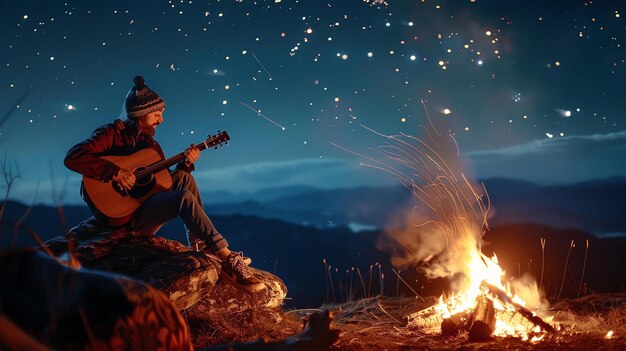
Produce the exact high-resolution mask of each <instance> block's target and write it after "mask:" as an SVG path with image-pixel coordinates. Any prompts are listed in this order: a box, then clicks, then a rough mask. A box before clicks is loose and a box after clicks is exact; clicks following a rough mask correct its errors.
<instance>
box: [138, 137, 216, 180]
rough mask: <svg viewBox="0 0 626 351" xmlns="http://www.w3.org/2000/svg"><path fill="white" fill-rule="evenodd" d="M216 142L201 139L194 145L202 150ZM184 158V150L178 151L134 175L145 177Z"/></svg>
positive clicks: (185, 156) (139, 177)
mask: <svg viewBox="0 0 626 351" xmlns="http://www.w3.org/2000/svg"><path fill="white" fill-rule="evenodd" d="M226 140H228V139H226ZM216 144H217V143H210V144H208V143H207V142H206V141H205V140H203V141H202V142H200V143H198V144H197V145H196V148H197V149H198V150H200V151H203V150H205V149H206V148H208V147H209V146H213V145H216ZM186 158H187V155H185V153H184V152H181V153H178V154H176V155H174V156H172V157H170V158H168V159H165V160H163V161H159V162H157V163H154V164H152V165H150V166H149V167H146V168H144V169H142V170H141V171H139V172H136V173H135V177H136V178H137V179H141V178H143V177H146V176H148V175H150V174H154V173H158V172H160V171H162V170H164V169H166V168H170V167H172V166H173V165H175V164H177V163H179V162H181V161H183V160H184V159H186Z"/></svg>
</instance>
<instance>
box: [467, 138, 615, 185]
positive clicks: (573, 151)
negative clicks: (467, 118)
mask: <svg viewBox="0 0 626 351" xmlns="http://www.w3.org/2000/svg"><path fill="white" fill-rule="evenodd" d="M625 151H626V131H620V132H615V133H607V134H591V135H573V136H566V137H556V138H551V139H541V140H535V141H532V142H529V143H525V144H519V145H512V146H508V147H504V148H501V149H495V150H480V151H473V152H468V153H467V156H468V157H469V158H470V159H471V160H472V161H473V162H474V163H475V165H476V169H477V173H478V176H479V177H480V178H492V177H509V178H518V179H525V180H530V181H536V182H540V183H563V182H575V181H583V180H588V179H597V178H606V177H612V176H625V175H626V165H625V163H624V162H622V161H621V159H622V158H623V155H624V152H625Z"/></svg>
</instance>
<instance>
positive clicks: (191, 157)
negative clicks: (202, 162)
mask: <svg viewBox="0 0 626 351" xmlns="http://www.w3.org/2000/svg"><path fill="white" fill-rule="evenodd" d="M185 156H186V157H187V159H186V160H185V163H186V165H187V166H190V165H191V164H192V163H195V162H196V161H197V160H198V158H200V150H198V148H197V147H195V146H194V145H193V144H191V145H190V146H189V147H188V148H187V150H185Z"/></svg>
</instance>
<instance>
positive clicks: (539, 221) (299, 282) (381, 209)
mask: <svg viewBox="0 0 626 351" xmlns="http://www.w3.org/2000/svg"><path fill="white" fill-rule="evenodd" d="M485 186H486V188H487V190H488V191H489V194H490V199H491V203H492V207H495V213H494V216H493V217H492V218H491V219H490V224H491V229H490V230H489V231H487V232H486V233H485V235H484V237H483V239H484V240H485V246H484V247H483V251H484V252H485V253H487V254H491V253H496V254H497V255H498V257H499V260H500V263H501V265H502V266H503V268H505V270H506V271H507V272H508V276H520V275H522V274H523V273H524V272H528V273H531V274H532V275H533V276H534V277H535V278H536V280H537V281H539V280H540V275H541V273H540V272H543V276H542V279H541V284H543V287H544V289H545V290H546V291H547V294H548V296H549V297H556V296H558V295H561V296H562V297H564V296H576V295H577V294H579V293H581V292H582V293H588V292H614V291H623V290H624V287H626V277H625V276H624V275H623V274H622V271H621V269H623V267H624V265H625V264H626V256H624V255H623V252H624V249H626V237H624V236H623V235H620V234H621V233H624V232H626V229H625V225H624V223H625V221H626V220H625V218H624V217H623V216H622V215H621V214H622V213H625V212H624V210H626V208H625V207H626V204H625V203H624V201H622V198H623V196H624V195H626V181H625V180H624V179H622V178H613V179H608V180H604V181H596V182H587V183H579V184H573V185H568V186H539V185H536V184H531V183H526V182H519V181H513V180H507V179H492V180H489V181H486V182H485ZM206 195H207V194H205V197H204V198H205V208H206V209H207V212H208V213H209V214H210V216H211V218H212V220H213V222H214V223H215V225H216V227H217V228H218V229H219V230H220V232H222V233H224V235H225V236H226V237H227V239H228V240H229V242H230V243H231V246H232V248H233V249H235V250H242V251H244V252H245V253H246V255H248V256H250V257H252V258H253V265H254V266H255V267H257V268H260V269H263V270H266V271H269V272H274V273H276V274H278V275H279V276H280V277H281V278H282V279H283V280H284V281H285V282H286V283H287V286H288V287H289V291H290V292H289V297H290V298H292V299H293V300H288V303H289V304H293V306H297V307H316V306H319V305H320V304H322V303H324V302H334V301H345V300H349V299H351V298H356V297H362V296H369V295H373V294H378V293H380V292H381V291H383V292H384V293H385V294H391V295H413V294H415V292H417V293H419V294H425V295H437V294H439V293H441V292H442V291H443V290H444V289H445V288H446V287H447V282H446V281H443V280H441V281H426V278H425V277H424V276H423V275H422V274H421V273H420V271H419V270H416V269H413V268H412V269H407V270H405V271H403V272H398V271H392V267H391V264H390V259H389V258H390V255H391V253H390V252H386V251H381V250H379V249H378V248H377V241H378V239H379V237H380V235H381V234H382V232H383V230H384V229H382V228H385V229H389V228H388V226H387V223H388V222H387V221H389V219H390V218H393V217H394V215H396V213H399V212H402V211H403V209H404V207H403V206H406V204H407V203H409V202H410V201H411V200H412V199H411V195H410V194H409V193H408V192H407V191H405V190H404V189H403V188H400V187H392V188H371V187H370V188H368V187H361V188H353V189H336V190H317V189H312V188H306V187H298V188H289V189H273V190H268V191H265V192H263V193H261V194H246V195H245V196H242V195H241V194H239V195H238V196H239V198H238V199H239V200H241V202H236V201H226V200H228V199H233V198H234V197H229V196H228V194H227V193H223V194H221V198H220V199H218V198H217V196H216V197H211V196H206ZM209 195H210V194H209ZM207 200H208V201H207ZM217 200H220V203H217V202H216V201H217ZM89 216H91V213H90V212H89V210H88V208H87V207H86V206H62V207H59V208H54V207H50V206H44V205H36V206H27V205H25V204H23V203H19V202H14V201H8V202H5V203H4V205H3V209H2V217H1V219H2V226H1V229H2V231H1V232H0V247H2V248H4V249H8V248H12V247H24V246H36V240H40V241H45V240H48V239H51V238H52V237H55V236H58V235H61V234H63V233H65V232H66V231H67V230H68V229H69V228H70V227H72V226H74V225H75V224H77V223H78V222H80V221H81V220H83V219H86V218H88V217H89ZM355 223H358V224H360V225H361V227H359V228H357V227H355V226H354V224H355ZM356 229H358V230H356ZM603 233H604V234H605V233H618V234H614V235H612V236H611V235H599V234H603ZM158 235H163V236H165V237H168V238H170V239H175V240H179V241H182V242H185V235H184V230H183V226H182V222H181V221H180V220H174V221H172V222H170V223H168V224H167V225H165V226H164V227H163V228H162V229H161V230H160V232H159V233H158ZM35 237H37V239H35ZM542 239H545V242H544V243H545V245H544V246H542V245H541V242H542ZM414 268H416V267H414ZM396 273H397V274H399V275H400V276H401V277H402V279H404V282H403V281H402V280H401V279H399V278H398V276H397V275H396ZM405 282H409V283H406V284H405ZM408 285H410V286H411V288H409V287H408ZM561 286H563V288H561ZM411 289H413V290H411Z"/></svg>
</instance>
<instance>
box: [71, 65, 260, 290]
mask: <svg viewBox="0 0 626 351" xmlns="http://www.w3.org/2000/svg"><path fill="white" fill-rule="evenodd" d="M125 109H126V117H127V118H126V120H125V121H121V120H117V121H116V122H115V123H111V124H107V125H104V126H101V127H99V128H97V129H96V130H95V131H94V132H93V134H92V136H91V138H89V139H87V140H84V141H82V142H80V143H78V144H76V145H75V146H74V147H72V148H71V149H70V150H69V151H68V153H67V156H65V166H67V167H68V168H69V169H71V170H73V171H75V172H78V173H80V174H82V175H83V176H85V177H90V178H95V179H98V180H100V181H102V182H111V181H112V182H114V183H116V184H117V186H119V187H120V189H121V188H123V189H125V190H127V191H128V190H130V189H131V188H132V187H133V186H134V185H135V181H136V179H135V175H134V174H133V173H132V170H129V169H122V168H120V167H119V166H117V165H116V164H114V163H112V162H110V161H108V160H105V159H103V158H101V156H112V155H115V156H125V155H130V154H133V153H135V152H137V151H139V150H141V149H144V148H152V149H154V150H155V151H156V152H157V153H158V154H159V155H160V156H161V158H162V159H165V156H164V154H163V150H162V149H161V146H160V145H159V143H157V142H156V140H154V138H153V137H154V134H155V133H156V129H157V127H158V126H159V125H160V124H161V123H163V110H164V109H165V102H164V101H163V99H162V98H161V97H160V96H159V95H158V94H157V93H155V92H154V91H153V90H152V89H150V88H149V87H148V86H147V85H146V84H145V81H144V79H143V77H141V76H137V77H135V78H134V79H133V87H132V88H131V89H130V91H129V92H128V95H127V96H126V102H125ZM185 154H186V160H184V161H182V162H180V163H179V164H178V165H177V166H176V170H175V171H174V172H172V181H173V185H172V189H171V190H170V191H163V192H159V193H156V194H154V195H153V196H152V197H150V198H149V199H148V200H147V201H146V202H145V203H143V204H142V205H141V206H140V207H139V208H138V209H137V211H136V212H135V213H134V214H133V218H132V220H131V222H130V223H129V224H130V227H131V228H132V229H133V230H137V231H141V232H145V233H147V234H149V235H152V234H154V233H156V232H157V231H158V230H159V229H160V228H161V226H163V224H165V223H166V222H168V221H169V220H171V219H174V218H175V217H180V218H181V219H182V220H183V222H184V223H185V228H186V233H187V239H188V241H189V245H190V246H191V247H193V248H195V249H196V250H206V251H208V252H210V253H212V254H214V255H216V256H217V257H218V258H219V259H220V260H221V261H222V270H221V276H222V277H223V278H226V279H227V280H229V281H230V282H232V283H233V284H234V285H235V286H236V287H238V288H240V289H243V290H245V291H249V292H256V291H260V290H263V289H264V288H265V285H264V284H263V283H262V282H261V281H260V280H259V279H258V278H256V277H255V276H254V275H253V271H252V269H251V268H250V267H248V266H247V265H248V264H249V263H250V259H249V258H247V257H244V256H243V254H242V253H241V252H238V253H237V252H233V251H230V250H229V248H228V242H227V241H226V239H224V237H223V236H222V235H221V234H220V233H219V232H218V231H217V230H216V229H215V227H214V226H213V223H212V222H211V220H210V219H209V217H208V216H207V214H206V213H205V212H204V209H203V207H202V200H201V198H200V194H199V192H198V187H197V186H196V182H195V180H194V178H193V176H192V175H191V172H192V171H193V170H194V162H196V161H197V160H198V158H199V157H200V151H199V150H198V149H197V148H196V147H194V146H193V144H192V145H191V146H190V147H189V148H188V149H187V150H186V151H185ZM81 195H82V196H83V198H84V199H85V201H86V202H87V203H88V204H90V200H89V198H88V194H87V193H86V192H85V191H84V185H82V186H81ZM90 207H92V206H91V205H90ZM92 210H96V209H95V208H93V207H92ZM96 211H97V210H96Z"/></svg>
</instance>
